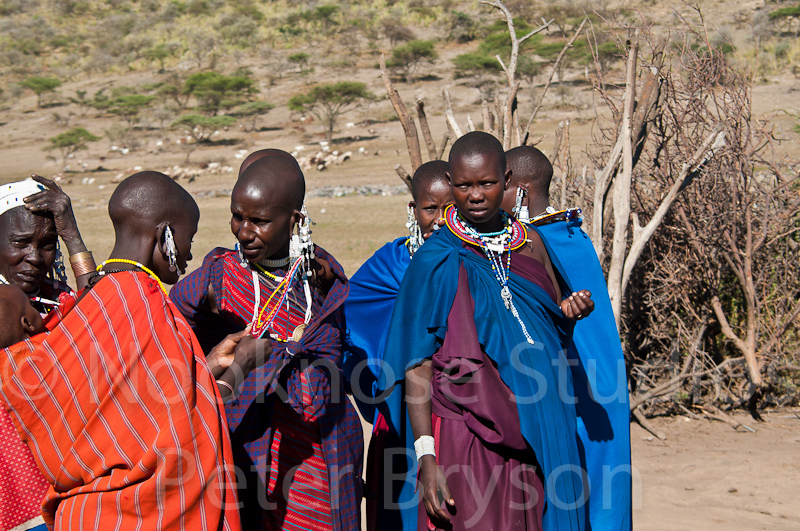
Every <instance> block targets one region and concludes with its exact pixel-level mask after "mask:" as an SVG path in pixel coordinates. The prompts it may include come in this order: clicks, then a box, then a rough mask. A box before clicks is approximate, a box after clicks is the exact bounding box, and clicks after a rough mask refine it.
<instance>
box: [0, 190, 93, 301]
mask: <svg viewBox="0 0 800 531" xmlns="http://www.w3.org/2000/svg"><path fill="white" fill-rule="evenodd" d="M59 237H60V238H61V240H63V242H64V244H65V245H66V247H67V251H68V252H69V257H70V258H69V261H70V265H71V266H72V271H73V273H74V274H75V278H76V282H77V287H78V289H80V288H82V287H83V286H85V285H86V282H87V281H88V279H89V276H90V275H91V274H92V273H94V271H95V263H94V259H93V258H92V253H91V252H89V251H87V250H86V246H85V245H84V243H83V239H82V238H81V234H80V232H79V231H78V224H77V222H76V221H75V215H74V214H73V212H72V204H71V202H70V199H69V196H67V194H65V193H64V192H63V191H62V190H61V188H60V187H59V186H58V185H57V184H56V183H55V182H53V181H51V180H50V179H45V178H44V177H39V176H38V175H34V176H33V177H32V178H31V179H26V180H24V181H19V182H14V183H9V184H4V185H0V283H2V284H15V285H17V286H19V287H20V288H22V291H24V292H25V294H26V295H28V296H29V297H30V298H31V300H32V301H33V303H34V306H35V307H36V308H37V309H38V310H39V311H41V312H46V311H49V309H52V307H53V306H55V305H56V304H57V301H58V297H59V295H60V294H61V293H63V292H68V291H70V289H69V287H68V286H67V277H66V274H65V270H64V264H63V260H62V257H61V252H60V244H59V240H58V239H59Z"/></svg>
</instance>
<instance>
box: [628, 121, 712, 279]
mask: <svg viewBox="0 0 800 531" xmlns="http://www.w3.org/2000/svg"><path fill="white" fill-rule="evenodd" d="M721 129H722V127H721V126H717V127H716V128H714V130H713V131H712V132H711V134H710V135H709V136H708V137H707V138H706V140H705V142H703V145H701V146H700V149H698V150H697V152H695V154H694V156H692V158H691V159H690V160H689V161H688V162H686V163H685V164H684V165H683V170H682V171H681V174H680V175H679V176H678V178H677V179H676V180H675V183H674V184H673V185H672V188H671V189H670V191H669V193H668V194H667V196H666V197H664V199H663V200H662V201H661V204H660V205H659V206H658V209H656V211H655V213H654V214H653V217H652V218H650V221H649V222H648V223H647V225H645V226H644V227H640V228H639V230H636V229H634V232H633V242H632V243H631V248H630V250H629V251H628V255H627V257H626V258H625V267H624V268H623V271H622V294H624V293H625V289H626V288H627V287H628V282H629V281H630V277H631V273H632V272H633V268H634V267H635V266H636V262H637V261H638V260H639V256H641V254H642V251H643V250H644V246H645V245H646V244H647V242H648V241H650V238H651V237H652V236H653V233H655V231H656V229H657V228H658V226H659V225H660V224H661V222H662V221H663V220H664V216H666V215H667V211H668V210H669V208H670V207H671V206H672V203H673V202H674V201H675V198H676V197H678V194H679V193H680V191H681V190H682V189H683V188H684V187H685V186H686V184H687V182H688V180H689V178H690V177H691V176H692V175H693V174H695V173H696V172H698V171H699V170H700V168H701V167H702V166H703V164H705V163H706V162H708V160H709V159H710V158H711V157H713V156H714V154H715V153H716V152H717V151H719V150H720V149H722V147H723V146H725V132H724V131H722V130H721ZM712 142H713V143H712Z"/></svg>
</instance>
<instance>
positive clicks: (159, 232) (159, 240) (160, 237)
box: [156, 221, 169, 256]
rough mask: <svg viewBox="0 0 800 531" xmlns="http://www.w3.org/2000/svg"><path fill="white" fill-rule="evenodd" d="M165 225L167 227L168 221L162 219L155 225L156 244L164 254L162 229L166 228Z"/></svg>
mask: <svg viewBox="0 0 800 531" xmlns="http://www.w3.org/2000/svg"><path fill="white" fill-rule="evenodd" d="M167 227H169V223H167V222H166V221H162V222H161V223H159V224H158V225H157V226H156V246H157V247H158V250H159V251H160V252H161V254H163V255H164V256H166V254H167V244H166V238H164V231H166V230H167Z"/></svg>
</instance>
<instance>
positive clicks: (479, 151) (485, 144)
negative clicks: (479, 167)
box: [450, 131, 506, 173]
mask: <svg viewBox="0 0 800 531" xmlns="http://www.w3.org/2000/svg"><path fill="white" fill-rule="evenodd" d="M475 157H496V160H497V161H498V162H499V163H500V169H501V173H505V172H506V154H505V152H504V151H503V145H502V144H501V143H500V141H499V140H497V138H495V137H494V135H490V134H489V133H484V132H483V131H471V132H469V133H467V134H466V135H464V136H462V137H461V138H459V139H458V140H456V141H455V143H454V144H453V147H452V148H451V149H450V166H453V164H454V163H455V162H456V161H458V160H461V159H471V158H475Z"/></svg>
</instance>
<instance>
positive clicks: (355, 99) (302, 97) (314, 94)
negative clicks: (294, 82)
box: [288, 81, 375, 142]
mask: <svg viewBox="0 0 800 531" xmlns="http://www.w3.org/2000/svg"><path fill="white" fill-rule="evenodd" d="M374 99H375V95H374V94H373V93H372V92H370V91H368V90H367V85H366V84H364V83H358V82H355V81H340V82H338V83H328V84H325V85H317V86H316V87H314V88H312V89H311V90H310V91H309V92H308V93H306V94H295V95H294V96H292V97H291V99H289V103H288V106H289V109H291V110H293V111H301V112H310V113H311V114H313V115H314V116H316V117H317V119H319V120H320V121H321V122H322V123H323V124H325V127H326V136H327V139H328V142H331V141H332V140H333V130H334V129H335V128H336V122H337V120H338V119H339V116H340V115H341V114H342V113H344V112H346V111H349V110H352V109H354V108H355V107H357V106H358V105H360V104H361V103H363V102H364V101H373V100H374Z"/></svg>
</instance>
